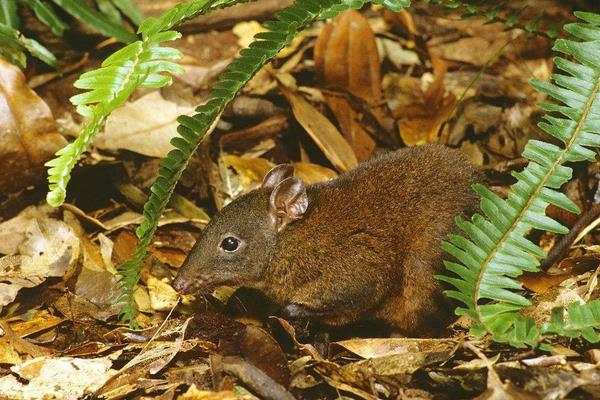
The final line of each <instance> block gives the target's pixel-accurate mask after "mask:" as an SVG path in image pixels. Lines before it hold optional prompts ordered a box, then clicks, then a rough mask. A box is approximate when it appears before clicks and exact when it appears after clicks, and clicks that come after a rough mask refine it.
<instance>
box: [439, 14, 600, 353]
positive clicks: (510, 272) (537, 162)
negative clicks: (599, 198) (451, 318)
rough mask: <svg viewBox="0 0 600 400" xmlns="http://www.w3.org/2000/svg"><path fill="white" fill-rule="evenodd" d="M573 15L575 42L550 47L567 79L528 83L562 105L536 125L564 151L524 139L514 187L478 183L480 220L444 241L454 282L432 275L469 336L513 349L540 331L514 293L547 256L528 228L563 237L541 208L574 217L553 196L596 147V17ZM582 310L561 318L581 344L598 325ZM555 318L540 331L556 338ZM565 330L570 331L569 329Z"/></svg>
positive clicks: (599, 75)
mask: <svg viewBox="0 0 600 400" xmlns="http://www.w3.org/2000/svg"><path fill="white" fill-rule="evenodd" d="M575 15H576V16H577V17H578V18H579V19H580V20H582V22H580V23H573V24H568V25H566V26H565V30H566V31H568V32H569V33H571V35H572V36H574V37H575V38H576V40H565V39H559V40H557V41H556V43H555V46H554V49H555V50H557V51H559V52H562V53H564V54H566V55H567V56H570V57H572V59H573V61H570V60H568V59H566V58H561V57H559V58H556V60H555V62H556V66H557V67H558V68H560V69H561V70H562V71H564V73H565V74H556V75H553V77H552V78H553V81H554V83H547V82H542V81H532V82H531V84H532V85H533V86H534V87H535V88H536V89H537V90H539V91H541V92H543V93H546V94H548V95H549V96H550V97H552V98H554V99H555V100H557V101H558V102H559V103H561V104H544V105H543V108H544V110H545V111H547V112H549V113H551V114H548V115H546V116H545V117H544V122H542V123H540V124H539V126H540V127H541V128H542V129H543V130H544V131H545V132H546V133H548V134H549V135H551V136H553V137H555V138H556V139H558V140H559V141H560V142H562V143H563V146H562V147H560V146H556V145H554V144H550V143H546V142H542V141H538V140H530V141H529V143H528V144H527V146H526V148H525V151H524V152H523V156H524V157H526V158H527V159H528V160H529V165H528V166H527V167H526V168H525V170H523V171H522V172H517V173H514V174H513V175H514V177H515V178H517V180H518V181H517V183H515V184H514V185H512V186H511V191H510V193H509V195H508V198H507V199H506V200H504V199H501V198H500V197H499V196H497V195H496V194H494V193H493V192H491V191H490V190H488V189H487V188H485V187H483V186H481V185H476V186H475V190H476V191H477V192H478V193H479V194H480V195H481V209H482V211H483V214H484V216H482V215H475V216H474V217H473V218H472V220H471V221H464V220H462V219H458V220H457V224H458V226H459V227H460V229H461V230H462V231H463V232H464V233H465V234H466V237H463V236H458V235H453V236H451V237H450V238H449V240H448V242H446V243H444V249H445V250H446V251H447V252H448V253H449V254H451V255H452V256H453V257H454V258H455V259H456V260H457V261H458V262H451V261H446V263H445V264H446V268H447V269H448V270H449V271H451V272H453V273H454V274H455V275H456V276H454V277H449V276H439V277H438V278H439V279H440V280H443V281H445V282H447V283H450V284H451V285H453V286H454V287H455V288H456V290H450V291H447V294H448V295H449V296H450V297H452V298H455V299H457V300H458V301H460V302H462V303H463V304H464V307H459V308H458V309H457V314H460V315H468V316H469V317H471V318H472V319H473V320H474V321H475V326H474V327H473V328H472V333H473V334H475V335H477V336H481V335H482V334H485V333H486V332H489V333H490V334H491V335H492V338H493V339H494V340H495V341H499V342H508V343H510V344H512V345H514V346H517V347H523V346H525V345H530V346H535V345H537V343H538V342H539V340H540V330H539V328H538V327H537V326H536V325H535V324H534V323H533V321H532V320H531V319H526V318H523V317H522V316H521V315H520V311H521V309H522V308H523V307H525V306H528V305H530V302H529V300H527V299H526V298H525V297H523V295H522V294H520V293H519V291H520V290H521V289H522V287H521V284H520V283H519V282H517V281H516V280H515V279H513V278H515V277H517V276H519V275H521V274H522V273H523V272H525V271H537V270H538V266H539V259H540V258H542V257H544V255H545V254H544V251H543V250H542V249H541V248H540V247H539V246H537V245H536V244H534V243H532V242H531V241H530V240H528V239H527V238H526V237H525V235H526V234H527V233H528V232H530V231H531V229H540V230H545V231H551V232H557V233H566V232H567V231H568V230H567V228H565V227H564V226H562V225H561V224H559V223H558V222H556V221H554V220H553V219H551V218H549V217H548V216H546V214H545V210H546V207H547V206H548V205H550V204H553V205H555V206H557V207H560V208H562V209H565V210H568V211H571V212H579V209H578V207H577V206H576V205H575V204H574V203H573V202H572V201H571V200H569V199H568V198H567V197H566V196H565V195H564V194H562V193H561V192H559V191H558V189H560V187H561V186H562V185H563V184H564V183H565V182H567V181H568V180H569V179H570V178H571V174H572V171H571V168H569V167H566V166H564V165H563V164H564V163H566V162H570V161H585V160H587V161H595V156H596V152H595V151H594V148H598V147H600V101H599V96H598V90H599V89H600V15H596V14H592V13H583V12H579V13H576V14H575ZM582 307H583V308H579V307H576V306H575V307H570V311H571V312H577V311H581V310H586V312H587V311H589V313H588V315H587V316H588V318H581V319H578V318H575V319H569V318H573V317H571V316H570V317H569V318H567V320H568V321H572V322H573V323H575V322H581V324H582V325H585V326H586V327H588V328H590V329H591V331H590V330H589V329H588V330H587V331H586V334H585V335H584V337H585V338H586V339H588V340H590V339H592V338H593V337H596V338H597V335H598V333H597V332H595V331H594V327H598V323H599V322H600V315H598V307H597V305H596V306H593V307H592V306H591V305H588V307H586V306H582ZM594 312H595V314H594ZM558 320H559V319H558V318H557V316H556V315H555V316H554V319H553V321H554V324H550V325H549V326H548V327H546V328H545V330H544V333H546V332H552V331H554V332H557V331H558V330H559V329H558V328H557V326H558V325H557V324H558ZM571 325H572V326H574V325H573V324H571ZM582 328H583V327H582ZM564 329H565V332H572V329H571V328H568V327H565V328H564ZM594 335H596V336H594Z"/></svg>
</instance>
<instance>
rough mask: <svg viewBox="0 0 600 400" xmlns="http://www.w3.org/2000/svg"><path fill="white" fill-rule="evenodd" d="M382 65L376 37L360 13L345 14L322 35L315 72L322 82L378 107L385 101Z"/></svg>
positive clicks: (323, 31) (319, 40)
mask: <svg viewBox="0 0 600 400" xmlns="http://www.w3.org/2000/svg"><path fill="white" fill-rule="evenodd" d="M379 64H380V61H379V54H378V53H377V43H376V42H375V34H374V33H373V30H372V29H371V27H370V26H369V22H368V21H367V19H366V18H365V17H363V16H362V15H361V14H360V13H359V12H358V11H355V10H348V11H345V12H343V13H342V14H340V15H339V16H338V17H336V18H335V20H334V21H333V22H330V23H328V24H327V25H325V27H324V28H323V30H322V31H321V33H320V34H319V38H318V40H317V43H316V44H315V69H316V72H317V74H318V79H319V80H320V81H321V82H324V83H326V84H328V85H333V86H339V87H343V88H346V89H348V90H349V91H350V92H352V93H353V94H354V95H355V96H357V97H360V98H361V99H364V100H365V101H367V102H369V103H374V102H377V101H379V100H380V99H381V97H382V92H381V72H380V65H379Z"/></svg>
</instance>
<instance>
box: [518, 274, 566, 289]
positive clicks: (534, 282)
mask: <svg viewBox="0 0 600 400" xmlns="http://www.w3.org/2000/svg"><path fill="white" fill-rule="evenodd" d="M573 276H574V275H573V274H561V275H550V274H549V273H547V272H544V271H540V272H525V273H524V274H523V275H521V276H518V277H517V280H518V281H519V282H521V283H522V284H523V286H525V287H526V288H527V289H529V290H531V291H533V292H536V293H546V292H547V291H548V289H550V288H551V287H554V286H557V285H560V284H561V283H562V282H563V281H564V280H566V279H569V278H572V277H573Z"/></svg>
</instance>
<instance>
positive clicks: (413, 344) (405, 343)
mask: <svg viewBox="0 0 600 400" xmlns="http://www.w3.org/2000/svg"><path fill="white" fill-rule="evenodd" d="M456 344H457V343H456V341H455V340H452V339H410V338H373V339H348V340H343V341H341V342H336V345H338V346H341V347H343V348H345V349H346V350H348V351H351V352H352V353H354V354H356V355H359V356H361V357H362V358H375V357H384V356H390V355H393V354H400V353H416V352H427V351H450V350H452V349H453V348H454V347H456Z"/></svg>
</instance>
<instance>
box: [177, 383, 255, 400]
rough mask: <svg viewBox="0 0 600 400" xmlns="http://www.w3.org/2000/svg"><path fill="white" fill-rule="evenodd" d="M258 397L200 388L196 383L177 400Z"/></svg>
mask: <svg viewBox="0 0 600 400" xmlns="http://www.w3.org/2000/svg"><path fill="white" fill-rule="evenodd" d="M255 398H256V397H254V396H251V395H241V396H240V395H238V394H237V393H235V392H232V391H230V390H227V391H221V392H210V391H207V390H198V388H197V387H196V385H195V384H192V386H190V388H189V389H188V390H187V392H185V393H184V394H182V395H181V396H178V397H177V400H252V399H255Z"/></svg>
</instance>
